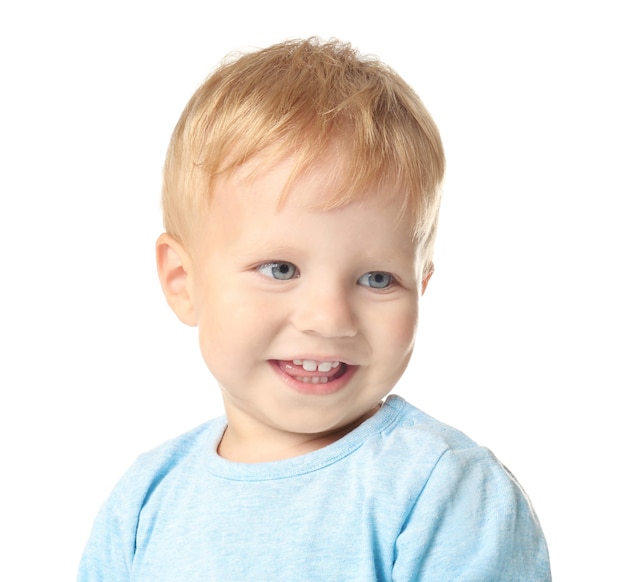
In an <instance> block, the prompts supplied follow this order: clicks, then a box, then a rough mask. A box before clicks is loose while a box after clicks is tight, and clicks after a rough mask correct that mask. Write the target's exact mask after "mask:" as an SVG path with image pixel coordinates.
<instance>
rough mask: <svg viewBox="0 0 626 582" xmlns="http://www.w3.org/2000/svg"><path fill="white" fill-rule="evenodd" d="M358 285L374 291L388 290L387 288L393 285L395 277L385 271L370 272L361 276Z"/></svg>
mask: <svg viewBox="0 0 626 582" xmlns="http://www.w3.org/2000/svg"><path fill="white" fill-rule="evenodd" d="M358 283H359V285H363V286H364V287H371V288H372V289H387V287H390V286H391V285H392V284H393V276H392V275H390V274H389V273H385V272H384V271H370V272H369V273H365V275H361V276H360V277H359V280H358Z"/></svg>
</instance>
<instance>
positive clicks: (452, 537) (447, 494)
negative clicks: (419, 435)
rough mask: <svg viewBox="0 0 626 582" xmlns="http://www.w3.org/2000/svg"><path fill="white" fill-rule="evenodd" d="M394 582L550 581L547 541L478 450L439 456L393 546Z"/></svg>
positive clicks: (525, 504) (515, 489) (522, 500)
mask: <svg viewBox="0 0 626 582" xmlns="http://www.w3.org/2000/svg"><path fill="white" fill-rule="evenodd" d="M395 550H396V555H395V561H394V567H393V580H397V581H398V582H400V581H402V582H407V581H419V582H441V581H442V580H446V581H452V580H458V581H463V582H496V581H498V582H516V581H519V582H549V581H550V580H551V574H550V565H549V559H548V550H547V546H546V542H545V539H544V536H543V533H542V531H541V527H540V525H539V522H538V520H537V518H536V516H535V513H534V511H533V508H532V506H531V504H530V501H529V500H528V498H527V497H526V495H525V493H524V491H523V490H522V488H521V487H520V485H519V484H518V483H517V481H516V480H515V479H514V477H513V476H512V475H511V474H510V473H509V471H508V470H507V469H506V468H505V467H504V466H503V465H501V464H500V463H499V462H498V460H497V459H496V458H495V457H494V456H493V455H492V454H491V453H490V452H489V451H488V450H487V449H484V448H480V447H475V448H470V449H464V450H460V451H451V450H449V451H447V452H445V453H444V454H443V455H442V456H441V458H440V459H439V461H438V462H437V464H436V465H435V467H434V469H433V471H432V473H431V475H430V478H429V479H428V481H427V483H426V485H425V486H424V488H423V489H422V491H421V492H420V494H419V495H418V497H417V499H416V501H415V503H414V504H413V506H412V508H411V510H410V512H409V514H408V515H407V518H406V520H405V523H404V526H403V528H402V531H401V532H400V534H399V535H398V538H397V540H396V548H395Z"/></svg>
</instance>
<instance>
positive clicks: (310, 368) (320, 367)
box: [293, 360, 339, 372]
mask: <svg viewBox="0 0 626 582" xmlns="http://www.w3.org/2000/svg"><path fill="white" fill-rule="evenodd" d="M293 363H294V364H296V366H302V367H303V368H304V369H305V370H306V371H307V372H315V371H318V372H330V371H331V370H332V369H333V368H337V367H338V366H339V362H317V361H315V360H293Z"/></svg>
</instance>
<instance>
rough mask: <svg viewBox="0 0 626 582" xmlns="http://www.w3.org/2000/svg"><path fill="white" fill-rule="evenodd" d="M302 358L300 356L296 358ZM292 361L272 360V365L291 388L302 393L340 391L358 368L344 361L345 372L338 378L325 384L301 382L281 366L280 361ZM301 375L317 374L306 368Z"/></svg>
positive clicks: (311, 375)
mask: <svg viewBox="0 0 626 582" xmlns="http://www.w3.org/2000/svg"><path fill="white" fill-rule="evenodd" d="M295 359H300V358H295ZM302 359H311V360H313V359H315V360H317V361H340V360H330V359H329V360H320V359H319V358H302ZM281 361H282V362H290V361H291V360H270V365H271V366H272V368H273V369H274V371H275V372H276V374H277V375H278V377H279V378H280V379H281V380H282V381H283V382H284V383H285V384H287V386H289V388H291V389H293V390H295V391H296V392H300V393H301V394H314V395H324V394H334V393H336V392H339V391H340V390H341V389H342V388H344V387H345V386H346V384H348V382H350V380H351V379H352V377H353V376H354V374H355V373H356V371H357V370H358V366H354V365H352V364H347V363H345V362H342V363H341V365H342V366H343V367H344V371H343V373H342V374H341V375H340V376H339V377H338V378H336V379H332V380H329V381H328V382H326V383H325V384H313V383H311V382H301V381H299V380H298V379H297V378H295V377H294V376H291V375H289V374H287V373H286V372H285V371H284V369H283V368H282V367H281V364H280V362H281ZM299 375H300V376H301V377H313V376H315V375H319V374H316V373H315V372H307V371H306V370H302V373H301V374H299Z"/></svg>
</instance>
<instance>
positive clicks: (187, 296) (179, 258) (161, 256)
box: [156, 233, 197, 326]
mask: <svg viewBox="0 0 626 582" xmlns="http://www.w3.org/2000/svg"><path fill="white" fill-rule="evenodd" d="M156 259H157V270H158V272H159V280H160V281H161V288H162V289H163V293H164V294H165V298H166V299H167V303H168V304H169V306H170V307H171V308H172V310H173V311H174V313H175V314H176V315H177V317H178V319H180V320H181V321H182V322H183V323H186V324H187V325H191V326H195V325H196V324H197V319H196V313H195V309H194V305H193V300H192V291H193V290H192V285H193V283H192V278H191V258H190V256H189V254H188V253H187V251H186V250H185V249H184V248H183V246H182V245H181V244H180V243H179V242H178V241H176V240H175V239H174V238H173V237H172V236H171V235H169V234H167V233H163V234H162V235H161V236H160V237H159V238H158V239H157V242H156Z"/></svg>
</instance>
